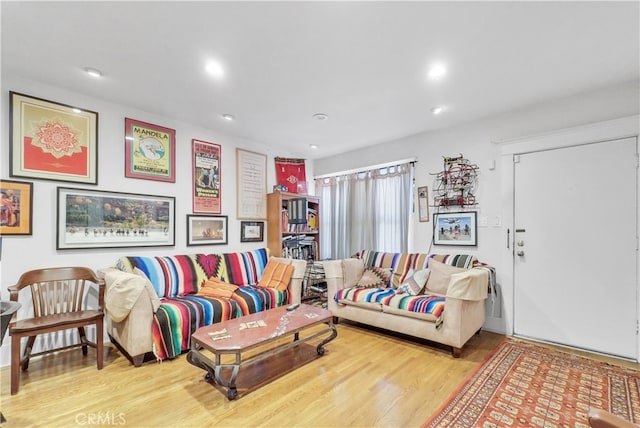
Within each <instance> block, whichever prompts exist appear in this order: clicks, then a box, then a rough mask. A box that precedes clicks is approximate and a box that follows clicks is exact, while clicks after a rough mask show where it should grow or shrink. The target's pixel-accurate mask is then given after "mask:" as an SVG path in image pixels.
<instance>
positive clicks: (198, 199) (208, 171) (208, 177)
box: [191, 139, 222, 214]
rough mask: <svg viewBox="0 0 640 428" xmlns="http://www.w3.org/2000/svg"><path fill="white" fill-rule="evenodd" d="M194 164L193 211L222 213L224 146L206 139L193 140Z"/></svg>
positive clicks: (192, 153) (192, 155) (192, 154)
mask: <svg viewBox="0 0 640 428" xmlns="http://www.w3.org/2000/svg"><path fill="white" fill-rule="evenodd" d="M191 157H192V165H193V175H192V177H193V179H192V182H193V212H194V213H200V214H220V212H221V211H222V202H221V198H220V194H221V189H222V181H221V177H222V170H221V167H222V165H221V164H220V160H221V159H222V147H221V146H220V145H219V144H214V143H207V142H206V141H200V140H195V139H194V140H191Z"/></svg>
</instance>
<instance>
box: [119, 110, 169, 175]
mask: <svg viewBox="0 0 640 428" xmlns="http://www.w3.org/2000/svg"><path fill="white" fill-rule="evenodd" d="M124 128H125V168H124V175H125V177H130V178H141V179H144V180H155V181H167V182H171V183H175V181H176V131H175V130H174V129H170V128H165V127H163V126H158V125H153V124H151V123H146V122H141V121H139V120H134V119H129V118H125V120H124Z"/></svg>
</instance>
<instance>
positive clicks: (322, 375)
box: [0, 322, 503, 427]
mask: <svg viewBox="0 0 640 428" xmlns="http://www.w3.org/2000/svg"><path fill="white" fill-rule="evenodd" d="M337 328H338V337H337V338H336V339H335V340H334V341H332V342H330V343H329V344H327V345H326V347H325V350H326V353H325V355H324V356H322V357H319V358H317V357H316V353H315V347H313V346H311V345H306V346H303V347H302V349H297V351H298V352H294V351H296V349H292V350H291V352H293V354H291V355H289V357H292V358H286V357H285V356H284V355H281V354H278V355H277V356H274V357H270V358H268V359H266V360H263V361H261V362H259V363H257V364H256V365H255V367H252V368H243V369H241V370H240V375H239V378H238V391H239V393H240V398H239V399H237V400H235V401H228V400H227V398H226V395H224V394H223V393H221V392H220V391H219V390H218V389H217V388H216V387H215V386H213V385H211V384H209V383H207V382H205V381H204V379H203V375H204V371H202V370H200V369H198V368H196V367H194V366H192V365H190V364H189V363H188V362H187V361H186V358H185V355H182V356H180V357H179V358H177V359H175V360H173V361H164V362H162V363H147V364H145V365H143V366H142V367H139V368H134V367H133V366H131V365H130V363H129V361H128V360H127V359H126V358H124V357H123V356H122V355H121V354H120V353H119V352H118V351H117V350H116V349H115V348H114V347H111V346H105V362H104V369H102V370H100V371H98V370H96V367H95V356H93V352H95V350H93V349H90V350H89V355H88V356H87V357H84V358H83V357H82V352H80V350H79V349H75V350H69V351H64V352H60V353H57V354H54V355H47V356H44V357H39V358H34V359H33V360H32V361H31V364H30V366H29V370H28V371H27V372H23V373H22V376H21V378H20V391H19V392H18V394H17V395H15V396H11V395H10V369H9V367H4V368H2V369H1V370H0V376H1V377H0V379H1V380H2V387H1V398H2V402H1V404H0V411H2V413H3V414H4V416H5V418H6V419H7V422H6V423H5V424H2V426H3V427H5V426H6V427H12V426H15V427H30V426H33V427H68V426H74V427H77V426H82V425H85V426H86V425H123V426H130V427H207V426H211V427H214V426H215V427H260V426H263V427H295V426H298V427H346V426H350V427H418V426H420V424H422V423H423V422H424V421H425V420H426V419H427V418H428V417H429V416H430V415H431V413H433V411H435V410H436V409H437V408H438V407H439V406H440V405H441V403H442V402H443V401H444V400H446V399H447V397H448V396H449V394H450V393H451V392H452V391H453V390H455V388H456V387H457V386H458V385H459V384H460V383H461V382H462V381H463V380H464V379H465V378H466V377H467V376H468V374H469V373H470V372H471V371H472V370H473V369H474V368H475V367H476V366H477V365H478V364H479V363H480V362H481V361H482V360H483V359H484V358H485V356H486V355H487V354H489V353H490V352H491V350H493V349H494V348H495V347H496V345H497V344H498V343H499V342H500V341H501V340H502V338H503V336H501V335H497V334H493V333H489V332H482V333H481V334H480V335H476V336H474V337H473V338H472V339H471V341H470V342H469V343H468V345H467V346H466V347H465V348H464V350H463V353H462V357H461V358H459V359H453V358H452V357H451V354H450V351H449V350H448V349H446V348H444V347H442V348H436V347H434V346H426V345H425V343H426V342H421V341H412V340H408V339H404V338H400V337H394V336H391V335H388V334H381V333H379V332H377V331H372V330H367V329H365V328H362V327H359V326H357V325H354V324H349V323H346V322H342V323H340V324H339V325H338V326H337ZM432 345H433V344H432ZM292 361H294V363H293V364H294V365H298V366H299V367H297V368H296V369H295V370H292V369H291V368H290V365H291V362H292ZM305 362H306V364H304V363H305ZM302 364H304V365H302ZM286 371H289V372H288V373H286V374H284V372H286ZM267 374H268V375H269V376H270V377H273V376H274V374H275V375H277V376H278V377H277V378H276V379H271V381H269V379H268V377H267ZM260 384H263V385H262V386H259V385H260Z"/></svg>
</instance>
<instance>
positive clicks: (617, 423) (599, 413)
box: [589, 407, 640, 428]
mask: <svg viewBox="0 0 640 428" xmlns="http://www.w3.org/2000/svg"><path fill="white" fill-rule="evenodd" d="M589 426H590V427H591V428H640V427H639V426H638V425H636V424H632V423H631V422H629V421H626V420H624V419H622V418H620V417H618V416H616V415H614V414H613V413H609V412H607V411H605V410H602V409H595V408H593V407H592V408H591V409H589Z"/></svg>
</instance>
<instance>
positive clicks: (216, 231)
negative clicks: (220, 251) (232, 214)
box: [187, 214, 229, 247]
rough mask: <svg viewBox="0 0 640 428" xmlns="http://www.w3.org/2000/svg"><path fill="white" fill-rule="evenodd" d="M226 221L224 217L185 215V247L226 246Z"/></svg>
mask: <svg viewBox="0 0 640 428" xmlns="http://www.w3.org/2000/svg"><path fill="white" fill-rule="evenodd" d="M227 220H228V217H227V216H226V215H192V214H187V246H189V247H191V246H194V245H225V244H227V242H228V234H229V224H228V221H227Z"/></svg>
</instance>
